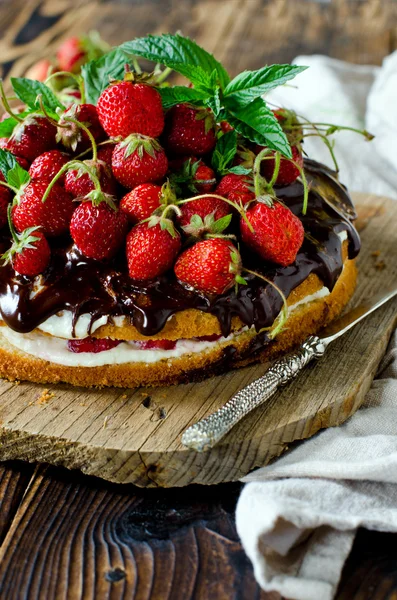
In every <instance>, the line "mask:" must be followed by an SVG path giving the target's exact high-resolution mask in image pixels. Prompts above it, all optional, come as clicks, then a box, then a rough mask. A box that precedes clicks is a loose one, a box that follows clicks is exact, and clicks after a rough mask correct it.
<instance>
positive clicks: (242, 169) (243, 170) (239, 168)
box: [227, 165, 252, 175]
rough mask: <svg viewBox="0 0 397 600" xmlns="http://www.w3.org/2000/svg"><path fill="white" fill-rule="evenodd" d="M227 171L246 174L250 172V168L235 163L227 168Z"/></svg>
mask: <svg viewBox="0 0 397 600" xmlns="http://www.w3.org/2000/svg"><path fill="white" fill-rule="evenodd" d="M227 172H228V173H234V175H248V174H249V173H251V172H252V169H248V168H247V167H243V166H242V165H236V166H235V167H230V168H229V169H227Z"/></svg>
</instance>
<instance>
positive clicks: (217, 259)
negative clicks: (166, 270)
mask: <svg viewBox="0 0 397 600" xmlns="http://www.w3.org/2000/svg"><path fill="white" fill-rule="evenodd" d="M174 270H175V275H176V276H177V278H178V280H179V281H180V282H181V283H182V284H184V285H186V286H188V287H190V288H193V289H194V290H196V291H198V292H202V293H204V294H223V293H224V292H226V291H227V290H228V289H229V288H231V287H232V286H233V285H234V284H235V282H236V281H239V282H240V283H242V282H243V281H244V280H243V279H242V278H241V258H240V254H239V252H238V250H237V248H236V247H235V246H233V244H232V243H231V241H230V240H227V239H223V238H212V239H209V240H202V241H201V242H197V244H195V245H194V246H192V247H191V248H188V249H187V250H185V251H184V252H183V253H182V254H181V255H180V257H179V258H178V260H177V261H176V264H175V268H174ZM244 283H245V282H244Z"/></svg>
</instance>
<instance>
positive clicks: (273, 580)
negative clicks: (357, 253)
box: [236, 52, 397, 600]
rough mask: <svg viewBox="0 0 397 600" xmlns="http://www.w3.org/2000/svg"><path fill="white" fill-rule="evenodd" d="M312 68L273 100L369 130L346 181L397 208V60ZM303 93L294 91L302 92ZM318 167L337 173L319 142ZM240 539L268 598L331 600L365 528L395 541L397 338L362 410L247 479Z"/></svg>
mask: <svg viewBox="0 0 397 600" xmlns="http://www.w3.org/2000/svg"><path fill="white" fill-rule="evenodd" d="M295 63H296V64H303V65H308V66H309V67H310V68H309V69H308V70H307V71H305V72H303V73H302V74H300V75H299V76H298V77H297V78H296V79H295V80H293V82H292V83H293V85H294V87H292V86H290V87H286V86H284V87H283V88H280V89H278V90H275V91H274V92H272V93H271V94H269V95H268V96H267V97H266V99H267V100H268V101H269V102H272V103H273V104H274V105H275V106H285V107H290V108H293V109H294V110H296V112H297V113H298V114H300V115H303V116H304V117H306V118H308V119H309V120H310V121H320V122H329V123H335V124H343V125H348V126H350V127H356V128H359V129H362V128H364V127H365V128H366V129H368V130H369V131H371V133H373V134H374V135H375V136H376V138H375V139H374V140H373V141H372V142H367V141H365V140H364V139H362V138H360V137H359V136H358V135H357V134H354V133H351V132H340V133H338V134H336V136H335V153H336V156H337V160H338V163H339V167H340V179H341V181H343V182H344V183H345V184H346V185H347V186H348V187H349V189H350V190H355V191H363V192H364V191H365V192H371V193H375V194H383V195H387V196H389V197H392V198H395V199H397V111H396V109H395V106H396V100H397V52H395V53H394V54H392V55H390V56H389V57H387V58H386V59H385V61H384V63H383V66H382V67H371V66H357V65H351V64H347V63H344V62H341V61H338V60H334V59H330V58H327V57H324V56H300V57H298V58H297V59H296V60H295ZM295 86H296V87H295ZM304 145H305V150H306V152H307V154H308V155H309V156H311V157H314V158H316V159H317V160H320V161H322V162H325V163H326V164H328V165H329V166H332V161H331V160H330V157H329V155H328V151H327V149H326V148H325V146H324V144H323V142H321V140H318V139H315V138H307V139H306V140H305V144H304ZM243 481H244V482H248V483H247V485H246V486H245V487H244V488H243V491H242V493H241V496H240V498H239V501H238V504H237V510H236V522H237V531H238V533H239V536H240V538H241V541H242V544H243V546H244V548H245V551H246V553H247V555H248V556H249V558H250V560H251V561H252V563H253V567H254V573H255V577H256V579H257V581H258V583H259V584H260V586H261V587H262V588H263V589H264V590H266V591H278V592H279V593H280V594H281V595H283V596H285V597H286V598H289V599H294V600H332V598H333V597H334V595H335V593H336V589H337V586H338V582H339V579H340V575H341V571H342V568H343V565H344V562H345V560H346V558H347V556H348V554H349V552H350V550H351V547H352V544H353V541H354V537H355V533H356V530H357V528H358V527H360V526H363V527H367V528H368V529H374V530H379V531H391V532H394V531H396V532H397V485H396V484H397V335H396V333H394V335H393V337H392V339H391V341H390V345H389V349H388V352H387V354H386V356H385V357H384V359H383V361H382V363H381V365H380V368H379V372H378V375H377V378H376V379H375V380H374V382H373V385H372V387H371V390H370V392H369V393H368V395H367V397H366V400H365V402H364V405H363V407H362V408H361V409H360V410H359V411H358V412H357V413H356V414H355V415H354V416H353V417H351V419H349V420H348V421H347V422H346V423H345V424H343V425H342V426H340V427H335V428H330V429H327V430H325V431H323V432H321V433H319V434H317V435H316V436H314V437H313V438H311V439H310V440H307V441H305V442H304V443H302V444H301V445H299V446H298V447H296V448H295V449H294V450H292V451H290V452H289V453H287V454H286V455H284V456H283V457H281V458H279V459H278V460H276V461H275V462H273V463H272V464H271V465H268V466H267V467H264V468H261V469H258V470H256V471H254V472H253V473H251V474H249V475H248V476H247V477H245V478H244V479H243Z"/></svg>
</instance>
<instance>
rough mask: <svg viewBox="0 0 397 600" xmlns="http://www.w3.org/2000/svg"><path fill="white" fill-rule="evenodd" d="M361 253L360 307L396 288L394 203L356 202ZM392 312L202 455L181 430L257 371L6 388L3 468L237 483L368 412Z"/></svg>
mask: <svg viewBox="0 0 397 600" xmlns="http://www.w3.org/2000/svg"><path fill="white" fill-rule="evenodd" d="M355 200H356V203H357V205H358V210H359V215H360V218H359V222H358V227H359V229H360V230H361V235H362V242H363V248H362V252H361V253H360V257H359V284H358V288H357V290H356V293H355V295H354V299H353V303H357V302H359V301H360V299H361V298H363V297H368V296H371V295H372V294H374V293H376V292H379V291H380V290H382V289H385V288H386V287H388V286H390V285H392V284H393V282H394V283H395V284H396V283H397V226H396V223H397V202H392V201H391V200H388V199H385V198H380V197H377V196H366V195H356V198H355ZM396 324H397V303H396V301H391V302H389V303H388V304H387V305H386V306H384V307H382V308H381V309H379V310H378V311H377V312H376V313H374V314H373V315H371V316H370V317H368V318H367V319H366V320H365V321H364V322H363V323H362V324H361V325H359V326H358V327H356V328H353V330H352V331H350V332H349V333H348V334H346V335H345V336H344V337H343V338H341V339H340V340H338V341H336V342H334V344H332V346H331V347H330V348H329V349H328V351H327V354H326V356H325V357H324V358H323V359H322V360H321V361H319V362H318V363H317V364H312V365H311V366H309V367H308V368H306V370H305V371H304V372H303V373H302V374H301V375H300V376H299V377H298V378H297V379H296V380H295V381H294V382H292V383H291V384H289V385H288V386H287V387H285V388H284V389H283V390H282V391H280V392H279V393H277V394H276V395H275V396H273V398H271V399H270V400H269V401H268V402H267V403H266V404H265V405H264V406H263V407H261V408H258V409H256V410H255V411H254V412H252V413H251V414H250V415H249V416H247V417H246V418H245V419H244V420H243V421H242V422H241V423H240V424H239V425H237V426H236V427H235V428H234V429H233V430H232V431H231V432H230V433H229V434H228V435H227V436H226V437H225V438H224V440H223V441H222V442H221V443H220V444H219V445H218V446H217V447H215V448H214V449H212V450H210V451H208V452H205V453H203V454H197V453H196V452H194V451H192V450H187V449H186V448H185V447H184V446H182V444H181V441H180V438H181V434H182V432H183V431H184V430H185V429H186V427H188V426H189V425H191V424H192V423H194V422H195V421H197V420H198V419H200V418H202V417H204V416H206V415H208V414H209V413H211V412H212V411H214V410H215V409H216V408H218V407H220V406H221V405H222V404H224V403H225V402H226V401H227V400H228V399H229V398H230V397H231V396H232V395H233V394H234V393H235V392H236V391H237V390H238V389H240V388H241V387H243V386H245V385H247V384H248V383H249V382H251V381H252V380H253V379H255V378H257V377H259V376H260V375H262V374H263V372H264V370H265V369H264V366H263V365H256V366H254V367H248V368H245V369H241V370H238V371H234V372H231V373H228V374H227V375H223V376H218V377H213V378H211V379H208V380H207V381H204V382H202V383H199V384H186V385H179V386H175V387H170V388H147V389H142V388H141V389H137V390H120V389H101V390H97V389H84V388H74V387H71V386H67V385H53V386H44V385H36V384H31V383H23V382H21V383H19V384H15V383H10V382H7V381H0V460H7V459H23V460H27V461H30V462H46V463H51V464H56V465H64V466H66V467H68V468H73V469H74V468H77V469H80V470H81V471H83V472H84V473H87V474H91V475H97V476H99V477H102V478H104V479H108V480H110V481H115V482H119V483H127V482H130V483H134V484H136V485H138V486H142V487H145V486H148V487H154V486H162V487H171V486H175V487H178V486H185V485H188V484H190V483H202V484H215V483H219V482H224V481H233V480H237V479H239V478H241V477H243V476H244V475H246V474H247V473H248V472H249V471H250V470H252V469H253V468H255V467H258V466H262V465H265V464H266V463H267V462H269V461H270V460H271V459H272V458H274V457H276V456H278V455H279V454H281V453H282V452H283V451H284V450H286V449H287V448H288V446H289V445H290V444H291V443H292V442H294V441H296V440H301V439H303V438H308V437H310V436H312V435H313V434H315V433H316V432H317V431H318V430H319V429H321V428H324V427H330V426H333V425H339V424H340V423H343V421H345V420H346V419H347V418H348V417H349V416H351V415H352V414H353V413H354V412H355V411H356V410H357V409H358V407H359V406H360V405H361V403H362V401H363V399H364V396H365V394H366V392H367V390H368V388H369V387H370V385H371V382H372V379H373V377H374V375H375V372H376V370H377V367H378V364H379V362H380V359H381V357H382V356H383V354H384V351H385V348H386V345H387V342H388V340H389V337H390V335H391V332H392V330H393V328H394V327H395V326H396Z"/></svg>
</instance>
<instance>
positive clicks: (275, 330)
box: [243, 267, 288, 340]
mask: <svg viewBox="0 0 397 600" xmlns="http://www.w3.org/2000/svg"><path fill="white" fill-rule="evenodd" d="M243 271H245V272H246V273H249V274H250V275H254V276H255V277H259V279H263V281H265V282H266V283H268V284H269V285H271V286H272V287H273V288H274V289H275V290H276V291H277V292H278V293H279V294H280V296H281V299H282V301H283V308H282V309H281V311H280V313H279V315H278V316H277V318H276V319H275V320H274V322H273V325H272V326H271V327H263V328H262V329H261V330H260V331H259V333H261V332H262V331H269V330H270V333H269V338H270V339H271V340H273V339H274V338H275V337H276V336H277V335H278V334H279V333H280V331H281V330H282V328H283V327H284V324H285V322H286V321H287V319H288V304H287V298H286V297H285V295H284V293H283V292H282V290H281V289H280V288H279V287H278V285H276V284H275V283H274V281H271V280H270V279H268V278H267V277H265V276H264V275H262V274H261V273H257V272H256V271H251V270H250V269H247V268H245V267H243ZM278 320H279V321H280V322H279V323H278V324H277V325H276V327H274V325H275V323H277V321H278Z"/></svg>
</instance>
